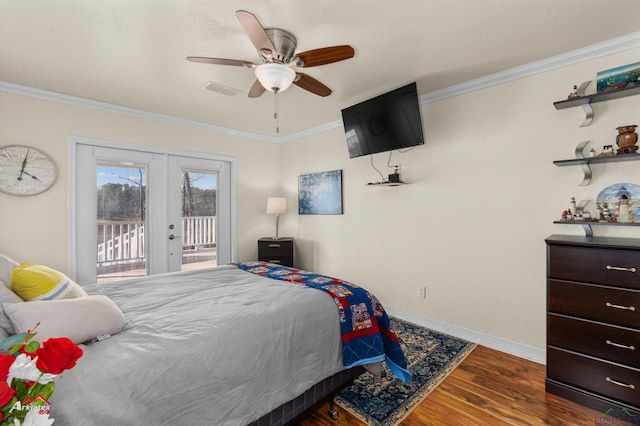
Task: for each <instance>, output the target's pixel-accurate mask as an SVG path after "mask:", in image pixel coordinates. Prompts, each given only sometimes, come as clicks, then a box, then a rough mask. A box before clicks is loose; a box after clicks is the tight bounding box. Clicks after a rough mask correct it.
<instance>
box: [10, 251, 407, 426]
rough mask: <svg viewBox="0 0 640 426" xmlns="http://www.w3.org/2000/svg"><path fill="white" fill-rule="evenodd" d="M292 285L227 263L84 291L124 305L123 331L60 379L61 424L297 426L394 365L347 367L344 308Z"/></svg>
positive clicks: (96, 344) (54, 405) (370, 361)
mask: <svg viewBox="0 0 640 426" xmlns="http://www.w3.org/2000/svg"><path fill="white" fill-rule="evenodd" d="M255 265H258V266H260V265H264V262H255V263H254V266H255ZM287 269H290V268H287ZM296 271H297V270H294V272H296ZM289 281H290V280H286V279H278V278H277V277H276V279H274V278H273V277H271V278H269V277H268V276H267V275H266V274H258V273H252V272H249V271H247V270H243V269H242V268H240V267H239V266H238V265H225V266H218V267H214V268H207V269H201V270H197V271H185V272H179V273H169V274H162V275H156V276H149V277H144V278H140V279H132V280H125V281H118V282H111V283H104V284H92V285H88V286H84V287H83V288H84V290H85V291H86V292H87V294H88V295H89V296H88V297H89V298H92V297H104V296H106V297H108V299H109V300H110V301H112V302H113V303H114V305H115V306H116V307H117V309H119V311H120V312H121V313H122V314H123V315H124V318H126V321H125V322H124V329H122V330H121V331H118V332H114V333H112V335H110V334H111V333H102V335H101V336H100V337H99V338H98V339H97V340H96V341H93V342H90V343H84V344H82V345H81V347H82V349H83V351H84V355H83V356H82V358H81V360H80V361H79V362H78V364H77V365H76V367H75V368H73V369H72V370H68V371H66V372H65V373H64V374H63V375H62V376H61V377H59V378H58V379H56V390H55V392H54V394H53V395H52V397H51V400H50V402H51V417H52V418H54V419H55V420H56V424H60V425H77V424H86V425H89V424H96V425H97V424H112V425H115V424H118V425H162V424H171V425H189V426H196V425H213V424H215V425H248V424H252V425H280V424H286V423H289V422H292V421H294V420H296V419H298V418H299V416H301V415H304V414H305V413H308V412H309V411H310V410H313V409H314V408H315V407H316V406H317V405H318V404H319V403H321V402H323V401H325V400H327V398H331V397H332V395H334V394H335V393H337V392H338V391H339V390H340V389H341V388H342V387H344V386H345V385H347V384H349V383H350V382H351V381H352V380H353V379H354V378H355V377H357V376H358V375H359V374H360V373H361V372H362V371H363V369H362V367H363V366H367V367H371V366H374V367H375V366H377V364H378V363H379V362H380V361H382V360H383V359H384V355H383V356H382V358H381V357H380V355H378V356H376V357H365V358H363V359H361V360H360V361H358V362H352V363H351V365H348V366H347V367H348V368H345V362H344V360H345V359H346V358H343V350H344V349H343V348H344V344H343V342H344V331H343V330H341V327H342V324H341V320H340V315H338V312H339V309H337V308H336V306H337V305H336V301H335V300H334V298H332V297H328V295H327V294H326V293H325V292H323V291H317V289H315V288H310V287H308V286H306V285H296V284H295V283H292V282H289ZM298 284H300V283H298ZM80 299H84V298H79V299H76V301H77V300H80ZM29 303H36V302H28V303H27V304H26V305H29ZM40 303H49V304H51V302H40ZM5 306H6V305H5ZM47 306H50V305H47ZM6 310H7V309H6V308H5V311H6ZM385 315H386V314H385ZM81 318H82V316H79V317H78V319H77V320H76V321H75V322H76V325H77V327H78V328H82V327H83V325H84V324H83V322H84V321H83V319H81ZM44 322H45V321H43V323H44ZM407 373H408V372H407Z"/></svg>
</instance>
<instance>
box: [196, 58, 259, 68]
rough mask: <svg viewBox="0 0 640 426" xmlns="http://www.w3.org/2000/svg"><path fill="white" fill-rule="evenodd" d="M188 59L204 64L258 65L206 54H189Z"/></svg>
mask: <svg viewBox="0 0 640 426" xmlns="http://www.w3.org/2000/svg"><path fill="white" fill-rule="evenodd" d="M187 59H188V60H189V61H191V62H200V63H203V64H214V65H231V66H236V67H246V68H255V67H256V66H257V65H256V64H253V63H251V62H247V61H242V60H240V59H224V58H207V57H205V56H187Z"/></svg>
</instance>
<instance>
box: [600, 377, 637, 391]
mask: <svg viewBox="0 0 640 426" xmlns="http://www.w3.org/2000/svg"><path fill="white" fill-rule="evenodd" d="M605 380H606V381H607V382H609V383H613V384H614V385H618V386H622V387H623V388H629V389H635V388H636V387H635V386H634V385H632V384H627V383H622V382H617V381H615V380H613V379H612V378H610V377H607V378H606V379H605Z"/></svg>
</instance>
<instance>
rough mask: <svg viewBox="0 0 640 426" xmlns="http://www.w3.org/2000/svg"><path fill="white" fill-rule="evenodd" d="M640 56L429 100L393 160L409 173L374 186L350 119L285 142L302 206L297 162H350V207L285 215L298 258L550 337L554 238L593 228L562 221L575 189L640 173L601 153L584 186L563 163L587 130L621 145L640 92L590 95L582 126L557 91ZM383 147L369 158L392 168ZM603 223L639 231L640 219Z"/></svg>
mask: <svg viewBox="0 0 640 426" xmlns="http://www.w3.org/2000/svg"><path fill="white" fill-rule="evenodd" d="M638 57H640V49H633V50H628V51H625V52H623V53H619V54H615V55H610V56H608V57H602V58H599V59H597V60H591V61H588V62H584V63H581V64H578V65H574V66H570V67H565V68H563V69H559V70H555V71H551V72H545V73H542V74H538V75H535V76H532V77H528V78H522V79H518V80H515V81H511V82H509V83H505V84H500V85H497V86H493V87H490V88H486V89H483V90H478V91H475V92H471V93H468V94H464V95H459V96H455V97H451V98H448V99H445V100H441V101H438V102H434V103H430V104H424V105H422V117H423V124H424V128H425V137H426V145H425V146H422V147H418V148H415V149H414V150H412V151H409V152H406V153H403V154H399V153H397V152H394V153H393V157H392V160H391V163H392V164H396V163H400V164H401V167H402V173H401V176H402V178H403V180H405V181H407V182H408V183H409V184H408V185H406V186H400V187H367V186H366V183H367V182H371V181H379V180H380V177H379V175H378V174H377V172H375V171H374V170H373V169H372V168H371V166H370V163H369V162H370V158H369V157H361V158H356V159H349V158H348V155H347V148H346V141H345V138H344V134H343V131H342V129H336V130H332V131H330V132H326V133H323V134H319V135H315V136H312V137H308V138H306V139H305V140H300V141H294V142H290V143H287V144H286V145H285V147H284V151H283V155H282V158H281V165H282V175H281V181H282V185H283V194H284V195H285V196H287V197H288V198H289V201H290V203H292V205H293V206H294V209H295V206H296V202H297V177H298V175H300V174H306V173H313V172H320V171H326V170H335V169H342V170H343V179H344V182H343V184H344V214H343V215H341V216H307V215H305V216H298V215H297V214H287V215H284V216H282V222H281V223H282V233H283V235H284V234H290V235H293V236H294V237H296V246H297V252H296V254H297V259H298V266H300V267H302V268H305V269H310V270H315V271H317V272H320V273H325V274H328V275H334V276H337V277H340V278H343V279H346V280H350V281H352V282H354V283H357V284H361V285H363V286H365V287H366V288H368V289H369V290H371V291H372V292H373V293H375V294H376V295H377V296H378V297H379V298H380V299H381V301H382V303H383V304H384V305H386V306H389V307H393V308H396V309H399V310H402V311H405V312H410V313H415V314H418V315H421V316H423V317H428V318H432V319H435V320H438V321H443V322H446V323H451V324H455V325H457V326H459V327H464V328H467V329H471V330H476V331H479V332H482V333H486V334H489V335H493V336H499V337H501V338H504V339H508V340H511V341H514V342H520V343H522V344H525V345H530V346H533V347H537V348H543V347H544V345H545V271H546V267H545V243H544V239H545V237H547V236H549V235H551V234H554V233H559V234H577V235H582V234H583V231H582V228H581V227H579V226H568V225H554V224H552V221H553V220H556V219H559V218H560V214H561V212H562V211H563V210H564V209H566V208H568V206H569V199H570V198H571V197H572V196H573V197H575V198H576V199H577V200H581V199H591V200H594V201H595V199H596V198H597V195H598V193H599V192H600V191H601V190H602V189H603V188H605V187H607V186H609V185H611V184H614V183H619V182H631V183H635V184H638V185H640V162H621V163H611V164H605V165H595V166H594V167H593V172H594V178H593V181H592V183H591V184H590V185H589V186H583V187H581V186H578V184H579V183H580V182H581V180H582V175H581V171H580V168H579V167H557V166H555V165H553V161H554V160H562V159H570V158H572V157H573V156H574V149H575V147H576V145H577V143H578V142H580V141H582V140H591V141H594V142H593V146H595V147H596V149H598V150H600V149H601V148H602V145H611V144H614V145H615V136H616V134H617V132H616V130H615V128H616V127H618V126H621V125H625V124H639V125H640V97H639V96H635V97H628V98H625V99H619V100H615V101H610V102H605V103H599V104H594V110H595V120H594V122H593V123H592V124H591V126H589V127H586V128H580V127H579V125H580V124H581V123H582V119H583V118H584V116H583V114H582V112H581V109H580V108H577V109H576V108H572V109H565V110H561V111H557V110H555V109H554V107H553V102H554V101H556V100H561V99H564V98H565V97H566V95H567V94H568V93H569V92H570V89H571V87H572V86H573V85H574V84H580V83H581V82H582V81H585V80H590V79H595V75H596V73H597V72H598V71H600V70H605V69H609V68H612V67H615V66H619V65H624V64H628V63H632V62H634V61H637V59H638ZM594 90H595V89H594ZM387 158H388V155H387V154H376V155H375V156H374V157H373V160H374V163H375V165H376V166H377V167H378V168H379V169H381V170H384V171H383V173H385V174H386V173H390V172H391V171H392V170H391V169H387V168H386V164H387ZM294 160H295V161H294ZM587 210H591V211H592V212H594V211H595V209H594V204H593V202H592V203H591V204H589V205H588V206H587ZM294 211H295V210H294ZM595 234H596V235H609V236H629V237H631V236H633V237H640V229H639V228H629V227H628V228H615V229H614V228H605V227H599V228H596V229H595ZM418 286H426V287H427V298H426V299H419V298H418V297H417V287H418ZM576 297H579V295H576Z"/></svg>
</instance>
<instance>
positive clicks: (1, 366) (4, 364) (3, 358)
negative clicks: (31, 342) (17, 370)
mask: <svg viewBox="0 0 640 426" xmlns="http://www.w3.org/2000/svg"><path fill="white" fill-rule="evenodd" d="M15 360H16V359H15V358H14V357H13V356H11V355H9V354H0V380H7V376H8V375H9V367H11V364H13V361H15Z"/></svg>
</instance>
